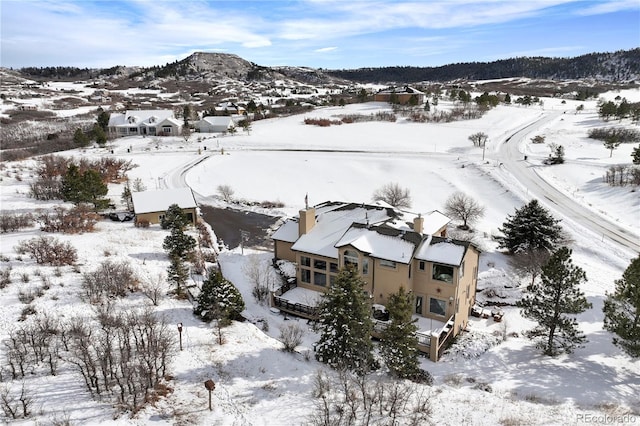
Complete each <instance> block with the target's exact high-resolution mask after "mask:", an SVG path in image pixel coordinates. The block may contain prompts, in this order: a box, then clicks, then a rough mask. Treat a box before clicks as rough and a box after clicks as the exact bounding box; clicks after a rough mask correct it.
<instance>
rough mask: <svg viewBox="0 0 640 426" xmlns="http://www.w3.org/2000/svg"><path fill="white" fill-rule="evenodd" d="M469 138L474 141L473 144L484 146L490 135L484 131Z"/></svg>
mask: <svg viewBox="0 0 640 426" xmlns="http://www.w3.org/2000/svg"><path fill="white" fill-rule="evenodd" d="M469 140H470V141H471V142H473V146H479V147H480V148H482V147H483V146H484V144H486V143H487V140H489V136H488V135H487V134H486V133H484V132H478V133H474V134H472V135H471V136H469Z"/></svg>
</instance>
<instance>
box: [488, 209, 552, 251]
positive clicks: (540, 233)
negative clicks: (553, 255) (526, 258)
mask: <svg viewBox="0 0 640 426" xmlns="http://www.w3.org/2000/svg"><path fill="white" fill-rule="evenodd" d="M559 223H560V220H557V219H554V218H553V216H551V214H550V213H549V212H548V211H547V210H546V209H545V208H544V207H542V206H541V205H540V204H539V203H538V200H535V199H534V200H531V201H530V202H529V204H526V205H524V206H522V207H521V208H520V209H516V212H515V214H514V215H513V216H507V221H506V222H505V223H503V224H502V228H499V231H500V232H502V233H503V234H504V236H503V237H498V243H499V247H500V248H506V249H508V250H509V251H510V252H511V253H519V252H523V251H530V250H539V249H544V250H553V249H554V247H555V245H556V244H557V243H558V241H559V240H560V239H561V237H562V227H561V226H560V225H558V224H559Z"/></svg>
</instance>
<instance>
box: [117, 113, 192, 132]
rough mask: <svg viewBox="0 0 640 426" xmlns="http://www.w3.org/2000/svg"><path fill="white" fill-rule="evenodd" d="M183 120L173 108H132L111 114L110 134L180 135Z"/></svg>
mask: <svg viewBox="0 0 640 426" xmlns="http://www.w3.org/2000/svg"><path fill="white" fill-rule="evenodd" d="M181 132H182V122H181V121H180V120H178V119H176V118H175V117H174V116H173V111H171V110H162V109H159V110H131V111H125V112H123V113H120V112H115V113H111V115H110V116H109V135H111V136H113V137H123V136H138V135H145V136H179V135H180V133H181Z"/></svg>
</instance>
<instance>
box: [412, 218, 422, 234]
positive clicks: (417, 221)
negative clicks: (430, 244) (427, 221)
mask: <svg viewBox="0 0 640 426" xmlns="http://www.w3.org/2000/svg"><path fill="white" fill-rule="evenodd" d="M423 230H424V217H422V215H418V217H416V218H414V219H413V231H414V232H417V233H418V234H422V231H423Z"/></svg>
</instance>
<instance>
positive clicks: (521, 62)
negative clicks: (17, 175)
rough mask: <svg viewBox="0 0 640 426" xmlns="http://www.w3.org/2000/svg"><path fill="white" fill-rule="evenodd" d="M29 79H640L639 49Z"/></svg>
mask: <svg viewBox="0 0 640 426" xmlns="http://www.w3.org/2000/svg"><path fill="white" fill-rule="evenodd" d="M19 72H20V74H21V75H22V76H24V77H29V78H34V79H38V78H42V79H61V80H62V79H66V80H73V79H76V80H79V79H91V78H97V77H100V78H106V79H109V80H114V79H118V80H123V79H129V80H136V81H141V80H142V81H148V82H150V81H156V80H162V79H173V80H174V81H192V82H193V81H201V82H203V83H206V82H212V81H217V82H219V81H224V80H235V81H244V82H248V81H264V82H266V81H275V80H280V79H288V80H294V81H297V82H299V83H301V84H309V85H321V84H322V85H326V84H344V83H348V82H357V83H381V84H387V83H397V84H402V83H416V82H447V81H453V80H491V79H499V78H514V77H527V78H532V79H546V80H579V79H593V80H596V81H601V82H609V83H629V82H634V81H639V80H640V48H637V49H632V50H620V51H617V52H613V53H590V54H587V55H582V56H577V57H574V58H547V57H521V58H512V59H503V60H498V61H493V62H466V63H457V64H450V65H444V66H440V67H412V66H393V67H378V68H359V69H343V70H325V69H321V68H320V69H314V68H307V67H286V66H281V67H265V66H261V65H257V64H255V63H253V62H249V61H247V60H245V59H242V58H241V57H239V56H237V55H233V54H228V53H205V52H196V53H194V54H192V55H190V56H188V57H187V58H185V59H182V60H180V61H175V62H171V63H168V64H165V65H158V66H153V67H122V66H114V67H111V68H106V69H89V68H76V67H41V68H38V67H29V68H22V69H20V70H19Z"/></svg>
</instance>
